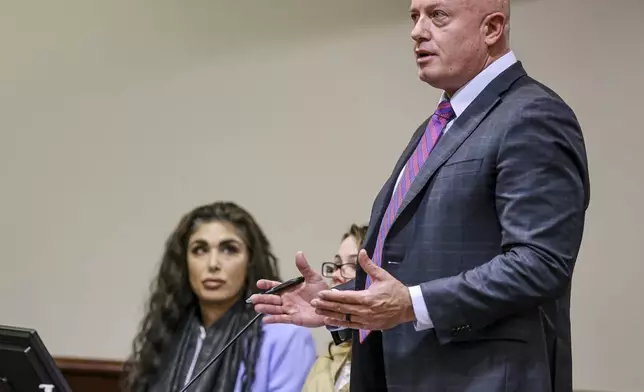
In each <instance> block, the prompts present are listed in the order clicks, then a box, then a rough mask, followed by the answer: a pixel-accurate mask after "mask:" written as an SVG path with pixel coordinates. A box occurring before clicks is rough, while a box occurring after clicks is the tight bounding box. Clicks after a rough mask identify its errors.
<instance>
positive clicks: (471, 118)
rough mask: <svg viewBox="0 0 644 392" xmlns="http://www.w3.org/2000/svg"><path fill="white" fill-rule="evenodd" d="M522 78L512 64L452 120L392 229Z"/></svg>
mask: <svg viewBox="0 0 644 392" xmlns="http://www.w3.org/2000/svg"><path fill="white" fill-rule="evenodd" d="M525 74H526V73H525V70H524V69H523V67H522V65H521V63H520V62H518V63H516V64H514V65H513V66H511V67H510V68H508V69H507V70H506V71H505V72H503V73H502V74H501V75H499V76H498V77H497V78H496V79H494V80H493V81H492V82H491V83H490V84H489V85H488V86H487V87H486V88H485V89H484V90H483V91H482V92H481V94H479V96H478V97H477V98H476V99H475V100H474V101H473V102H472V103H471V104H470V105H469V106H468V107H467V109H465V111H464V112H463V113H462V114H461V115H460V116H459V117H457V118H456V120H454V123H453V124H452V125H451V127H450V129H449V130H448V131H447V132H446V133H445V134H444V135H442V136H441V137H440V139H439V140H438V143H437V144H436V146H435V147H434V149H433V150H432V152H431V153H430V154H429V157H427V160H426V161H425V163H424V164H423V167H422V168H421V169H420V171H419V172H418V174H417V175H416V178H415V179H414V181H413V183H412V184H411V187H410V188H409V191H407V194H406V195H405V198H404V199H403V201H402V204H401V205H400V208H399V209H398V213H397V214H396V216H395V217H394V220H393V222H392V226H393V225H394V224H395V223H396V220H397V219H398V217H400V215H401V214H402V213H403V211H404V210H405V208H406V207H407V206H409V204H410V203H411V201H412V200H414V198H415V197H416V196H418V194H419V193H420V191H421V190H422V189H423V188H424V187H425V185H426V184H427V183H428V182H429V180H430V179H431V178H432V176H433V175H434V173H436V170H438V169H439V168H440V167H441V166H442V165H443V164H444V163H445V162H446V161H447V159H449V157H451V156H452V155H453V154H454V152H456V150H457V149H458V147H460V145H461V144H463V142H464V141H465V140H466V139H467V138H468V137H469V136H470V135H471V134H472V132H474V130H475V129H476V128H477V127H478V125H479V124H480V123H481V121H483V119H484V118H485V117H486V116H487V114H488V113H489V112H490V110H492V108H494V106H495V105H496V104H497V102H499V100H500V96H501V94H502V93H504V92H505V91H507V89H509V88H510V86H511V85H512V84H513V83H514V82H515V81H516V80H517V79H518V78H519V77H521V76H524V75H525ZM415 147H416V144H414V145H413V147H412V151H413V149H414V148H415ZM408 150H409V147H408ZM410 154H411V153H410ZM406 160H407V159H405V161H404V162H406ZM394 181H395V180H394ZM388 202H389V199H387V203H388ZM390 232H391V230H390Z"/></svg>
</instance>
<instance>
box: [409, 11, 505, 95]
mask: <svg viewBox="0 0 644 392" xmlns="http://www.w3.org/2000/svg"><path fill="white" fill-rule="evenodd" d="M411 18H412V21H413V22H414V28H413V30H412V33H411V36H412V39H413V40H414V42H415V50H416V55H417V64H418V68H419V76H420V78H421V79H422V80H423V81H425V82H427V83H428V84H430V85H432V86H434V87H436V88H440V89H443V90H445V91H447V92H448V94H452V93H454V92H455V91H456V90H458V89H459V88H461V87H462V86H463V85H465V84H466V83H467V82H468V81H470V80H471V79H472V78H473V77H474V76H476V75H477V74H478V73H480V72H481V71H482V70H483V69H484V68H485V67H487V66H488V65H489V64H490V63H492V62H493V61H495V60H496V59H498V58H499V57H501V56H502V55H504V54H505V53H507V52H508V51H509V33H510V32H509V21H510V0H411Z"/></svg>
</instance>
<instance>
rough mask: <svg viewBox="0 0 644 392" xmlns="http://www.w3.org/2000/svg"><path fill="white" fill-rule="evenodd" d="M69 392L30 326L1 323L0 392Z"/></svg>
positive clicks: (45, 349) (58, 371)
mask: <svg viewBox="0 0 644 392" xmlns="http://www.w3.org/2000/svg"><path fill="white" fill-rule="evenodd" d="M41 391H44V392H71V389H70V388H69V385H67V382H66V381H65V378H64V377H63V375H62V373H61V372H60V369H58V366H57V365H56V362H55V361H54V358H52V356H51V355H50V354H49V351H47V348H46V347H45V345H44V344H43V342H42V341H41V340H40V337H39V336H38V333H37V332H36V331H35V330H33V329H27V328H17V327H8V326H4V325H0V392H41Z"/></svg>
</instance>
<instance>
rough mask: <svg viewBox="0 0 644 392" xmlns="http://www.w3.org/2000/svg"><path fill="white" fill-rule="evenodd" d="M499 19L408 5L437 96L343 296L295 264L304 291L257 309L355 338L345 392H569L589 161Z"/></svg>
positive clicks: (574, 125)
mask: <svg viewBox="0 0 644 392" xmlns="http://www.w3.org/2000/svg"><path fill="white" fill-rule="evenodd" d="M509 15H510V13H509V4H508V0H412V5H411V18H412V21H413V23H414V27H413V30H412V34H411V35H412V38H413V40H414V43H415V47H414V49H415V53H416V60H417V64H418V69H419V76H420V79H421V80H423V81H424V82H426V83H428V84H430V85H431V86H433V87H436V88H439V89H442V90H443V91H444V94H443V97H442V99H441V102H440V103H439V105H438V108H437V109H436V111H435V113H434V114H433V115H432V116H431V117H430V118H429V119H427V120H426V121H425V122H424V123H423V124H422V125H421V126H420V127H419V128H418V130H417V131H416V133H415V134H414V135H413V136H412V138H411V140H410V142H409V145H408V146H407V148H406V150H405V151H404V152H403V154H402V156H401V157H400V159H399V160H398V162H397V163H396V165H395V167H394V170H393V171H392V173H391V176H390V177H389V179H388V180H387V181H386V183H385V184H384V186H383V188H382V190H381V191H380V193H379V194H378V196H377V197H376V199H375V202H374V204H373V209H372V213H371V220H370V226H369V231H368V233H367V237H366V240H365V243H364V244H363V248H364V249H363V250H362V251H361V252H360V256H359V264H360V266H361V268H360V269H359V270H358V274H357V276H356V279H355V287H354V290H347V291H339V290H328V287H327V286H326V284H325V283H324V281H323V279H322V278H321V276H319V274H317V273H315V272H313V271H312V270H311V269H310V267H309V265H308V264H307V262H306V260H305V259H304V257H303V256H302V255H301V254H298V256H297V257H296V265H297V266H298V268H299V269H300V271H301V272H302V274H303V275H304V277H305V278H306V281H305V283H304V284H303V285H301V286H300V287H298V288H296V289H295V290H293V291H290V292H288V293H285V294H283V295H282V296H275V295H272V296H271V295H258V296H255V297H254V298H253V303H255V305H256V306H255V309H256V310H257V311H261V312H265V313H267V314H269V316H267V317H266V318H265V322H267V323H271V322H287V323H294V324H299V325H305V326H311V327H313V326H321V325H324V324H326V325H336V326H342V327H348V328H353V329H355V330H356V331H355V333H354V337H353V362H352V369H351V391H352V392H361V391H378V390H389V391H454V392H497V391H498V392H502V391H506V392H509V391H512V392H550V391H554V392H570V391H572V359H571V337H570V283H571V278H572V273H573V268H574V264H575V260H576V258H577V254H578V251H579V247H580V244H581V239H582V232H583V227H584V219H585V211H586V208H587V206H588V202H589V178H588V168H587V166H588V165H587V159H586V152H585V146H584V141H583V136H582V132H581V129H580V126H579V124H578V122H577V120H576V118H575V115H574V113H573V111H572V110H571V109H570V108H569V107H568V106H567V105H566V104H565V103H564V101H563V100H562V99H561V98H560V97H559V96H557V95H556V94H555V93H554V92H553V91H551V90H550V89H548V88H547V87H545V86H543V85H542V84H540V83H538V82H537V81H535V80H533V79H531V78H530V77H529V76H528V75H527V74H526V71H525V70H524V68H523V67H522V65H521V63H520V62H518V61H517V60H516V58H515V56H514V54H513V52H512V51H511V50H510V49H509V43H508V42H509ZM275 284H276V282H268V281H260V282H258V286H259V287H260V288H262V289H266V288H268V287H271V286H273V285H275Z"/></svg>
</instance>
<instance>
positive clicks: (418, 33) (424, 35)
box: [411, 17, 429, 41]
mask: <svg viewBox="0 0 644 392" xmlns="http://www.w3.org/2000/svg"><path fill="white" fill-rule="evenodd" d="M411 38H412V39H413V40H414V41H428V40H429V30H428V29H427V28H426V27H425V21H424V19H423V18H422V17H421V18H419V19H418V20H417V21H416V23H414V27H413V28H412V29H411Z"/></svg>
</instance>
